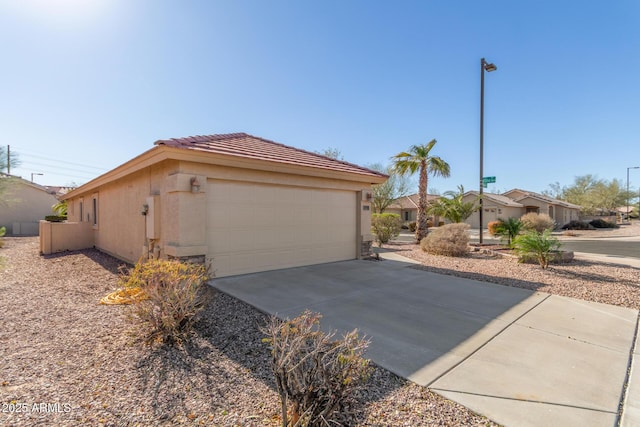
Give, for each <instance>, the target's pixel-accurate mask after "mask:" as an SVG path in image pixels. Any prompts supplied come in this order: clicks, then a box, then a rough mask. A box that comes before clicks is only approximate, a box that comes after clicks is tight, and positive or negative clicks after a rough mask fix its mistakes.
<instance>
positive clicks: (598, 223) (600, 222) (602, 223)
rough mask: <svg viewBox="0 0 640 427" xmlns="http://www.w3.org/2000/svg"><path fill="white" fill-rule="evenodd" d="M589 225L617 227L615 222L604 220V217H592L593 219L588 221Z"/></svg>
mask: <svg viewBox="0 0 640 427" xmlns="http://www.w3.org/2000/svg"><path fill="white" fill-rule="evenodd" d="M589 225H591V226H592V227H595V228H618V225H617V224H614V223H613V222H609V221H605V220H604V219H594V220H593V221H591V222H589Z"/></svg>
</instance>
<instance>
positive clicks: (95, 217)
mask: <svg viewBox="0 0 640 427" xmlns="http://www.w3.org/2000/svg"><path fill="white" fill-rule="evenodd" d="M92 201H93V226H94V227H95V226H97V225H98V198H97V197H94V198H93V199H92Z"/></svg>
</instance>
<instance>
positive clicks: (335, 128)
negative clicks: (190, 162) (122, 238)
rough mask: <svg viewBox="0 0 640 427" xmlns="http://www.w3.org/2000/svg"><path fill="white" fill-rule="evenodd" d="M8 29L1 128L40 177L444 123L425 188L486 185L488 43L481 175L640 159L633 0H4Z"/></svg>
mask: <svg viewBox="0 0 640 427" xmlns="http://www.w3.org/2000/svg"><path fill="white" fill-rule="evenodd" d="M0 40H2V43H1V46H2V62H1V63H2V68H1V70H0V76H1V78H0V144H1V145H5V146H6V145H7V144H10V145H11V147H12V150H13V151H15V152H18V153H19V154H20V156H21V159H22V162H23V165H22V167H20V168H19V169H17V170H15V171H13V172H15V173H16V174H18V175H21V176H23V177H25V178H27V179H29V178H30V174H31V173H32V172H39V173H44V175H43V176H36V177H35V182H37V183H40V184H46V185H64V184H68V183H70V182H72V181H73V182H76V183H84V182H87V181H88V180H89V179H91V178H94V177H95V176H97V175H99V174H100V173H102V172H105V171H107V170H109V169H111V168H113V167H115V166H117V165H119V164H121V163H124V162H125V161H127V160H129V159H130V158H132V157H134V156H136V155H138V154H140V153H142V152H144V151H146V150H147V149H149V148H151V147H152V144H153V142H154V141H156V140H158V139H165V138H172V137H183V136H189V135H206V134H215V133H228V132H247V133H250V134H253V135H256V136H260V137H264V138H268V139H272V140H275V141H278V142H281V143H284V144H288V145H293V146H296V147H299V148H303V149H306V150H311V151H315V150H322V149H324V148H327V147H334V148H337V149H339V150H340V151H341V152H342V154H343V156H344V158H345V160H347V161H350V162H353V163H358V164H363V165H366V164H370V163H374V162H382V163H386V162H388V161H389V158H390V157H391V156H392V155H394V154H396V153H398V152H399V151H402V150H405V149H407V148H408V147H409V146H410V145H412V144H423V143H426V142H428V141H429V140H430V139H432V138H436V139H437V140H438V144H437V145H436V147H435V149H434V151H433V154H435V155H439V156H441V157H442V158H444V159H445V160H447V161H448V162H449V164H450V165H451V177H450V178H448V179H441V178H435V179H431V180H430V188H432V189H437V190H439V191H440V192H444V191H447V190H453V189H455V188H456V186H457V185H459V184H463V185H464V186H465V188H466V189H477V187H478V184H477V183H478V174H479V165H478V163H479V160H478V158H479V110H480V107H479V103H480V102H479V98H480V65H479V62H480V58H481V57H486V58H487V60H488V61H489V62H494V63H495V64H496V65H497V66H498V70H497V71H496V72H494V73H490V74H486V75H485V77H486V78H485V168H484V170H485V176H496V177H497V182H496V184H494V185H490V186H489V188H488V189H487V190H488V191H505V190H508V189H510V188H513V187H519V188H525V189H529V190H534V191H542V190H544V189H546V188H547V187H548V185H549V184H550V183H553V182H556V181H558V182H560V183H561V184H563V185H566V184H571V183H572V182H573V179H574V177H575V176H578V175H584V174H589V173H590V174H595V175H597V176H598V177H599V178H603V179H607V180H610V179H613V178H617V179H621V180H623V182H624V183H626V168H627V167H628V166H640V2H638V1H637V0H619V1H613V2H605V1H588V0H580V1H570V0H567V1H557V0H551V1H525V0H519V1H513V0H504V1H475V0H473V1H471V0H470V1H429V0H420V1H385V2H383V1H372V0H366V1H365V0H363V1H355V0H322V1H299V0H295V1H294V0H288V1H277V0H268V1H265V0H255V1H245V0H225V1H214V0H210V1H205V0H203V1H195V0H194V1H188V0H185V1H178V0H175V1H168V0H136V1H130V0H111V1H109V0H84V1H83V0H0ZM78 165H80V166H78ZM56 171H57V172H58V173H56ZM631 185H632V187H633V188H638V186H639V185H640V170H632V171H631Z"/></svg>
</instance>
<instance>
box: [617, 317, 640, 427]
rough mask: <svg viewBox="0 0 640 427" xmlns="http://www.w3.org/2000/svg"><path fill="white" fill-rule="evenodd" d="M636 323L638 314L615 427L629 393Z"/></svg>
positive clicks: (638, 320)
mask: <svg viewBox="0 0 640 427" xmlns="http://www.w3.org/2000/svg"><path fill="white" fill-rule="evenodd" d="M638 322H640V312H639V313H638V315H637V316H636V328H635V330H634V331H633V342H632V343H631V348H630V349H629V363H628V364H627V373H626V375H625V377H624V382H623V383H622V393H621V395H620V402H619V404H618V413H617V415H616V423H615V425H616V426H619V425H620V422H621V421H622V415H623V413H624V405H625V402H626V400H627V397H628V396H627V393H628V391H629V381H630V380H631V369H632V368H633V365H634V363H633V362H634V358H633V355H634V354H635V351H636V345H637V338H638ZM636 368H638V366H636Z"/></svg>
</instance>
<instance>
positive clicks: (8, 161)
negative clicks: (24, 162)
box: [7, 145, 11, 175]
mask: <svg viewBox="0 0 640 427" xmlns="http://www.w3.org/2000/svg"><path fill="white" fill-rule="evenodd" d="M7 175H11V146H10V145H7Z"/></svg>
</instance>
